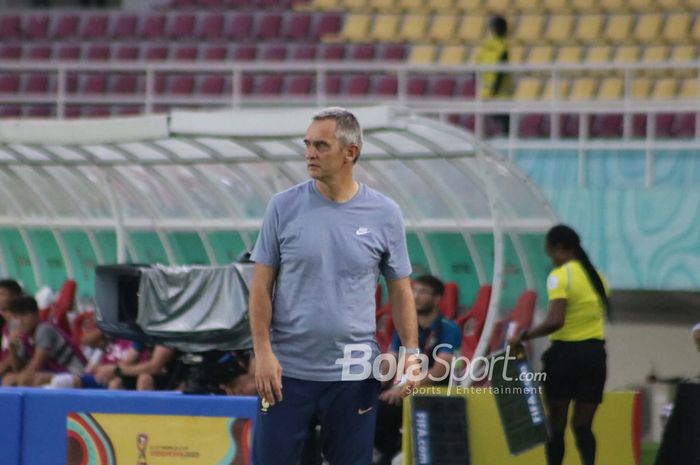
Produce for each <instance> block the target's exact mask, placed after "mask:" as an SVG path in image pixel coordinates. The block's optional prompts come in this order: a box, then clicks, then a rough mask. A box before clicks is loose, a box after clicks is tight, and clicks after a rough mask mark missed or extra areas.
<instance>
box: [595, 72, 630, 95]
mask: <svg viewBox="0 0 700 465" xmlns="http://www.w3.org/2000/svg"><path fill="white" fill-rule="evenodd" d="M624 95H625V81H624V80H623V79H622V78H619V77H605V78H603V79H602V80H601V82H600V85H599V86H598V96H597V98H598V99H599V100H621V99H622V98H623V97H624Z"/></svg>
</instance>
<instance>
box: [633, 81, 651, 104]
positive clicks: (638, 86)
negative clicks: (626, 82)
mask: <svg viewBox="0 0 700 465" xmlns="http://www.w3.org/2000/svg"><path fill="white" fill-rule="evenodd" d="M651 86H652V82H651V79H650V78H648V77H636V78H635V79H634V80H633V81H632V92H631V96H632V98H634V99H637V100H645V99H648V98H649V96H650V94H651Z"/></svg>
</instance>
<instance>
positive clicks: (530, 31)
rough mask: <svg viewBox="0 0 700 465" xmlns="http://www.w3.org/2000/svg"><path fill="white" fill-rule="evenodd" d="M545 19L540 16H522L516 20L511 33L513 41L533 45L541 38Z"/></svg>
mask: <svg viewBox="0 0 700 465" xmlns="http://www.w3.org/2000/svg"><path fill="white" fill-rule="evenodd" d="M544 22H545V17H544V16H542V15H523V16H521V17H520V19H519V20H518V23H517V25H516V27H515V31H514V33H513V40H514V41H515V42H519V43H521V44H533V43H535V42H538V41H539V40H540V38H541V37H542V29H543V26H544Z"/></svg>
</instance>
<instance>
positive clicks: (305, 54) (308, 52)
mask: <svg viewBox="0 0 700 465" xmlns="http://www.w3.org/2000/svg"><path fill="white" fill-rule="evenodd" d="M292 59H293V60H294V61H309V60H315V59H316V46H315V45H313V44H302V45H298V46H297V47H296V48H295V49H294V52H293V53H292Z"/></svg>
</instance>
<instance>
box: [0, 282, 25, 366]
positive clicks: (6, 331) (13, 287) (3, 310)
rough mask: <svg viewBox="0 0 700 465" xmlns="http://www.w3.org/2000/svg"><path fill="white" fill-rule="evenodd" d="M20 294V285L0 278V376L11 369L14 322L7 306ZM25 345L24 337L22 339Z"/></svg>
mask: <svg viewBox="0 0 700 465" xmlns="http://www.w3.org/2000/svg"><path fill="white" fill-rule="evenodd" d="M20 295H22V286H20V285H19V283H18V282H17V281H15V280H14V279H2V280H0V378H1V377H2V376H3V375H4V374H5V373H7V372H9V371H11V370H12V368H11V366H10V333H11V332H12V329H11V326H13V324H14V322H13V321H11V320H12V315H11V314H10V310H9V306H10V302H12V301H13V300H14V299H15V298H17V297H19V296H20ZM23 344H24V345H26V338H25V341H23Z"/></svg>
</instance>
